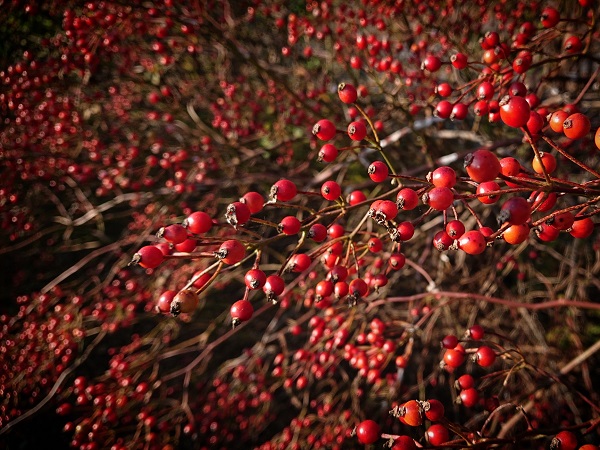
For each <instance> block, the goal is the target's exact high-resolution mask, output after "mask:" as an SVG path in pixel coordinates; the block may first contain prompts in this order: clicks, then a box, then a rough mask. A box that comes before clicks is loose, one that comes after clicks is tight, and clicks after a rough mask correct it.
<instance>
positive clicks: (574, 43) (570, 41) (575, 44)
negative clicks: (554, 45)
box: [563, 36, 583, 53]
mask: <svg viewBox="0 0 600 450" xmlns="http://www.w3.org/2000/svg"><path fill="white" fill-rule="evenodd" d="M563 49H564V50H565V52H567V53H577V52H580V51H581V49H583V42H582V41H581V38H580V37H579V36H570V37H568V38H567V39H566V40H565V43H564V44H563Z"/></svg>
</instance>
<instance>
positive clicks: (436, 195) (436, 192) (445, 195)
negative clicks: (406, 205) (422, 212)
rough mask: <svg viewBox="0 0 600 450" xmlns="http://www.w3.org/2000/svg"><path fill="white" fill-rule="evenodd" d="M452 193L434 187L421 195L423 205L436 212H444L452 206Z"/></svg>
mask: <svg viewBox="0 0 600 450" xmlns="http://www.w3.org/2000/svg"><path fill="white" fill-rule="evenodd" d="M453 201H454V193H453V192H452V190H451V189H449V188H447V187H434V188H433V189H431V190H430V191H429V192H427V193H425V194H423V203H425V204H427V205H429V206H431V207H432V208H433V209H435V210H437V211H445V210H446V209H448V208H449V207H450V205H452V202H453Z"/></svg>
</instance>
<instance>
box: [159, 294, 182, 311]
mask: <svg viewBox="0 0 600 450" xmlns="http://www.w3.org/2000/svg"><path fill="white" fill-rule="evenodd" d="M175 295H177V292H175V291H165V292H163V293H162V294H161V295H160V297H158V301H157V302H156V308H157V309H158V310H159V311H160V312H163V313H168V312H169V311H170V310H171V302H172V301H173V298H175Z"/></svg>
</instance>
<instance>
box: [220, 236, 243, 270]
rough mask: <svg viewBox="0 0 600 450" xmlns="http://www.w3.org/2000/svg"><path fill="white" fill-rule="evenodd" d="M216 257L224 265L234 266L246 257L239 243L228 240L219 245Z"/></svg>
mask: <svg viewBox="0 0 600 450" xmlns="http://www.w3.org/2000/svg"><path fill="white" fill-rule="evenodd" d="M216 256H217V258H219V259H220V260H221V261H223V262H224V263H225V264H236V263H238V262H240V261H241V260H242V259H244V256H246V247H245V246H244V244H242V243H241V242H240V241H236V240H235V239H229V240H227V241H225V242H223V243H222V244H221V246H220V247H219V250H217V252H216Z"/></svg>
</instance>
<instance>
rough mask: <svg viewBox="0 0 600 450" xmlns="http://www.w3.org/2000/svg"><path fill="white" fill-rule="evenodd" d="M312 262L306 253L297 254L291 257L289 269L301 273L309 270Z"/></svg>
mask: <svg viewBox="0 0 600 450" xmlns="http://www.w3.org/2000/svg"><path fill="white" fill-rule="evenodd" d="M311 262H312V261H311V259H310V256H308V255H307V254H306V253H296V254H295V255H294V256H292V257H291V259H290V263H289V267H290V269H291V271H292V272H296V273H300V272H304V271H305V270H306V269H308V267H309V266H310V263H311Z"/></svg>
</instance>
